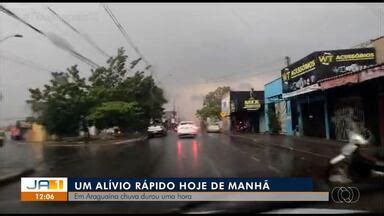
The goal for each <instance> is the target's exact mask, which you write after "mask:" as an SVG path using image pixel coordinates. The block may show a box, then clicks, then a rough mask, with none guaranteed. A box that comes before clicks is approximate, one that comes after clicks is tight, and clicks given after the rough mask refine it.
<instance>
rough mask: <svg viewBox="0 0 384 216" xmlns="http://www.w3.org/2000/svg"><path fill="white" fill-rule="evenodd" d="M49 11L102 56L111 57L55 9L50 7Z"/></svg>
mask: <svg viewBox="0 0 384 216" xmlns="http://www.w3.org/2000/svg"><path fill="white" fill-rule="evenodd" d="M47 8H48V10H49V11H50V12H51V13H53V14H54V15H55V16H56V17H57V18H58V19H59V20H60V21H61V22H63V23H64V24H65V25H66V26H68V27H69V28H70V29H72V31H74V32H76V33H77V34H79V35H80V36H81V37H82V38H84V39H85V40H86V41H87V42H88V43H89V44H90V45H92V46H93V47H94V48H95V49H97V50H98V51H99V52H100V53H101V54H103V55H104V56H105V57H107V58H109V57H111V56H110V55H108V54H107V53H106V52H105V51H104V50H102V49H101V48H100V47H99V46H98V45H97V44H96V43H95V42H94V41H93V40H92V39H91V38H90V37H89V36H88V35H86V34H84V33H81V32H80V31H79V30H77V29H76V28H75V27H74V26H72V25H71V24H69V23H68V22H67V21H66V20H65V19H64V18H62V17H61V16H60V15H59V14H58V13H56V12H55V11H54V10H53V9H51V8H50V7H47Z"/></svg>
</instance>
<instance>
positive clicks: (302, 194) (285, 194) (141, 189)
mask: <svg viewBox="0 0 384 216" xmlns="http://www.w3.org/2000/svg"><path fill="white" fill-rule="evenodd" d="M21 201H329V192H328V191H326V192H316V191H313V182H312V179H311V178H66V177H26V178H21Z"/></svg>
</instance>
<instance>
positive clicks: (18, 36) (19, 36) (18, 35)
mask: <svg viewBox="0 0 384 216" xmlns="http://www.w3.org/2000/svg"><path fill="white" fill-rule="evenodd" d="M13 37H17V38H22V37H23V35H21V34H15V35H9V36H7V37H5V38H3V39H1V40H0V42H3V41H5V40H7V39H9V38H13Z"/></svg>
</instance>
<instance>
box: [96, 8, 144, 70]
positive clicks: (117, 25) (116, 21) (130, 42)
mask: <svg viewBox="0 0 384 216" xmlns="http://www.w3.org/2000/svg"><path fill="white" fill-rule="evenodd" d="M101 5H102V6H103V7H104V10H105V11H106V12H107V14H108V15H109V17H111V19H112V21H113V22H114V23H115V25H116V27H117V28H118V29H119V30H120V32H121V34H122V35H123V36H124V38H125V39H126V40H127V42H128V43H129V45H130V46H131V47H132V48H133V49H134V50H135V51H136V53H137V54H138V55H139V56H140V57H141V58H142V60H143V61H144V62H145V64H146V65H147V66H146V67H145V70H148V71H150V73H151V75H152V71H151V70H150V68H151V67H152V66H151V64H150V63H149V62H148V60H147V59H146V58H145V57H144V55H143V54H142V53H141V52H140V50H139V48H138V47H137V46H136V45H135V44H134V43H133V41H132V40H131V38H130V37H129V35H128V33H127V31H126V30H125V29H124V27H123V26H122V25H121V24H120V22H119V21H118V20H117V18H116V16H115V15H114V14H113V13H112V11H111V10H110V9H109V7H108V6H107V4H105V3H104V4H103V3H102V4H101Z"/></svg>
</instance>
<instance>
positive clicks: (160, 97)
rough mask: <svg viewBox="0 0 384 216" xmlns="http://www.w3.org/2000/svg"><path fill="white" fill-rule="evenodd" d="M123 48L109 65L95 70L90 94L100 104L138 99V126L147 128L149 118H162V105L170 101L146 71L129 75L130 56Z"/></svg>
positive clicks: (129, 101)
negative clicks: (145, 73)
mask: <svg viewBox="0 0 384 216" xmlns="http://www.w3.org/2000/svg"><path fill="white" fill-rule="evenodd" d="M124 52H125V51H124V49H123V48H120V49H119V50H118V53H117V56H116V57H115V58H110V59H109V60H108V62H107V66H106V67H100V68H97V69H96V70H94V71H92V76H91V77H90V78H89V81H90V82H91V90H90V95H91V97H92V98H93V99H94V100H96V101H98V103H103V102H108V101H122V102H127V103H131V102H136V103H137V107H139V108H140V110H141V112H142V114H141V118H140V119H137V121H136V122H135V123H136V126H137V129H144V128H145V127H146V126H147V125H148V124H149V121H150V119H158V118H161V117H162V115H163V112H164V109H163V105H164V104H165V103H166V102H167V100H166V99H165V97H164V92H163V90H162V89H161V88H159V87H158V86H157V85H156V83H155V81H154V79H153V77H152V76H145V75H144V72H136V73H135V74H133V75H131V76H127V73H128V71H127V70H126V69H125V68H126V67H125V62H126V60H127V58H128V56H126V55H125V54H124Z"/></svg>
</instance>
